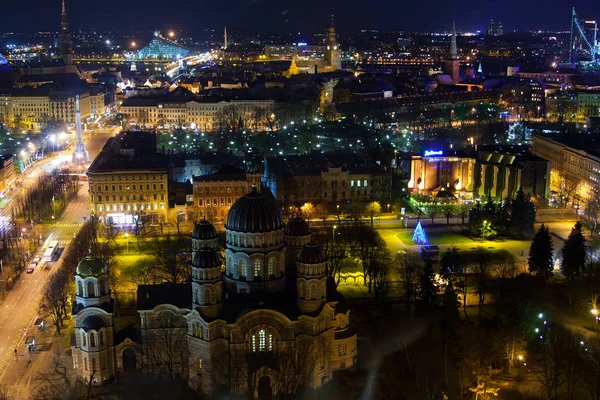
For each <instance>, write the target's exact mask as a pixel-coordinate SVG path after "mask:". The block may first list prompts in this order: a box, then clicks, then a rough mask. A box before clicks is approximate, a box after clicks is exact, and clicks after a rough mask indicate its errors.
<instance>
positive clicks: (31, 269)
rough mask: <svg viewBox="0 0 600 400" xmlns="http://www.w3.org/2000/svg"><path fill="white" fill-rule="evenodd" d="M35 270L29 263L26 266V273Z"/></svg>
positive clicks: (31, 272)
mask: <svg viewBox="0 0 600 400" xmlns="http://www.w3.org/2000/svg"><path fill="white" fill-rule="evenodd" d="M34 270H35V268H34V267H32V266H31V265H30V266H29V267H27V273H28V274H33V271H34Z"/></svg>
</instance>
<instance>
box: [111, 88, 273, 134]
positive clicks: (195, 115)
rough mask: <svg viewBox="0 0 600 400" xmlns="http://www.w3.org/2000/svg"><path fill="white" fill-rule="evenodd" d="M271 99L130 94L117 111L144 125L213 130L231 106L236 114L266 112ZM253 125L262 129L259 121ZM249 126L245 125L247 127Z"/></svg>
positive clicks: (271, 104) (271, 103)
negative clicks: (217, 98) (209, 98)
mask: <svg viewBox="0 0 600 400" xmlns="http://www.w3.org/2000/svg"><path fill="white" fill-rule="evenodd" d="M273 106H274V101H273V100H231V101H224V100H221V101H209V100H204V99H202V100H201V99H194V100H189V99H186V98H169V97H168V96H167V97H164V98H156V97H132V98H127V99H124V100H123V103H122V104H121V114H123V115H124V116H125V117H126V118H127V119H128V121H129V122H130V123H132V124H137V125H146V126H164V125H187V126H192V127H196V128H198V129H199V130H201V131H213V130H215V129H217V128H218V125H219V121H220V118H221V116H222V115H223V113H227V112H228V110H229V109H231V108H233V109H235V111H233V110H232V113H233V112H236V113H238V114H243V113H253V115H252V119H253V120H257V119H258V118H256V116H257V114H259V113H261V112H262V113H268V112H270V111H271V110H272V109H273ZM254 127H256V128H264V126H261V125H260V124H258V125H256V124H255V126H254ZM251 128H253V127H249V129H251Z"/></svg>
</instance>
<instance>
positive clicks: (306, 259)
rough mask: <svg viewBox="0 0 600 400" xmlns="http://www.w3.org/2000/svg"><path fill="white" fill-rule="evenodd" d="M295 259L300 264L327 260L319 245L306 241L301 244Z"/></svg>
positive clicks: (318, 262)
mask: <svg viewBox="0 0 600 400" xmlns="http://www.w3.org/2000/svg"><path fill="white" fill-rule="evenodd" d="M297 261H298V262H299V263H302V264H321V263H324V262H325V261H327V256H326V255H325V252H324V251H323V248H322V247H321V246H320V245H318V244H316V243H308V244H305V245H304V246H302V250H300V254H298V259H297Z"/></svg>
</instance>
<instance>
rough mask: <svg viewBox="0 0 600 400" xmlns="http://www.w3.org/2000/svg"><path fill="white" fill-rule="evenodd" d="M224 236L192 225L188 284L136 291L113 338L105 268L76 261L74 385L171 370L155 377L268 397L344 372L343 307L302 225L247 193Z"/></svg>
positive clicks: (353, 356)
mask: <svg viewBox="0 0 600 400" xmlns="http://www.w3.org/2000/svg"><path fill="white" fill-rule="evenodd" d="M225 229H226V231H225V248H224V249H220V248H219V244H218V242H219V241H218V235H217V232H216V230H215V228H214V226H213V225H212V224H210V223H209V222H207V221H201V222H200V223H198V224H197V225H196V226H195V228H194V231H193V233H192V265H191V266H190V276H191V282H189V283H182V284H161V285H140V286H139V287H138V294H137V311H138V313H139V316H140V324H139V328H136V329H131V328H127V329H123V330H121V331H119V332H115V329H114V326H115V325H116V324H115V322H114V318H113V315H112V302H111V299H110V288H109V283H108V271H107V270H106V266H105V265H104V264H103V263H102V261H101V260H99V259H96V258H93V257H87V258H86V259H84V260H82V261H81V263H80V265H79V267H78V269H77V274H76V276H75V279H76V281H77V296H76V299H77V300H76V303H77V304H76V306H75V307H74V314H75V335H74V340H73V341H72V350H73V364H74V366H75V368H76V369H77V372H78V375H79V376H80V378H82V379H83V380H85V381H89V380H90V379H92V381H93V382H94V383H97V384H100V383H102V382H107V381H112V380H113V378H115V377H116V376H117V375H118V374H120V373H126V372H127V371H130V370H142V369H144V370H146V371H148V370H156V369H157V368H158V369H160V368H164V367H165V364H169V363H170V364H171V365H170V367H169V368H167V369H165V370H163V371H161V374H162V375H164V374H165V373H169V374H173V376H172V377H173V378H178V377H180V378H183V379H185V380H186V381H187V383H188V385H189V386H190V387H191V388H193V389H195V390H197V391H199V392H204V393H207V394H210V393H214V392H217V391H221V390H227V391H230V392H232V393H233V394H238V395H244V396H247V397H249V398H258V397H261V398H265V397H266V398H269V397H272V396H279V395H286V394H292V393H294V392H296V391H297V390H298V389H300V387H304V388H309V389H318V388H320V387H322V386H324V385H326V384H327V383H328V382H329V381H331V379H332V376H333V373H334V372H335V371H338V370H343V369H347V368H350V367H352V366H353V365H355V363H356V360H357V347H356V346H357V334H356V330H355V329H354V327H353V326H352V325H351V324H350V311H349V308H348V306H347V303H346V301H345V299H344V298H343V296H342V295H341V294H340V293H338V292H337V290H336V288H335V283H334V282H333V281H332V280H331V279H329V278H328V277H327V273H326V262H327V258H326V255H325V253H324V251H323V249H322V248H321V247H320V246H319V245H318V244H315V243H313V242H312V241H311V239H310V231H309V228H308V225H307V223H306V222H305V221H304V220H302V219H301V218H299V217H296V218H292V219H290V220H289V221H288V222H287V223H284V221H283V218H282V215H281V211H280V209H279V207H278V206H277V204H276V201H275V199H274V198H273V196H272V195H271V193H270V192H259V191H256V190H253V191H252V192H250V193H248V194H246V195H244V196H242V197H241V198H239V199H238V200H237V201H236V202H235V203H234V204H233V205H232V207H231V209H230V210H229V213H228V215H227V220H226V224H225ZM101 340H102V341H101ZM157 344H160V346H158V345H157ZM165 347H169V348H170V347H172V349H170V350H174V349H179V352H175V353H177V356H176V357H173V356H172V353H173V352H172V351H166V350H169V349H166V348H165ZM165 353H169V354H171V356H169V357H167V355H166V354H165ZM166 357H167V358H166ZM92 374H94V375H92Z"/></svg>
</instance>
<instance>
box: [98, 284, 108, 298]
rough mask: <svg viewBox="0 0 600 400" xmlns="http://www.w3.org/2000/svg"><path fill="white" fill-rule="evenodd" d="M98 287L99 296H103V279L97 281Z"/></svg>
mask: <svg viewBox="0 0 600 400" xmlns="http://www.w3.org/2000/svg"><path fill="white" fill-rule="evenodd" d="M98 288H99V291H100V296H104V295H105V294H106V292H105V291H104V289H105V287H104V280H101V281H99V282H98Z"/></svg>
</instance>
